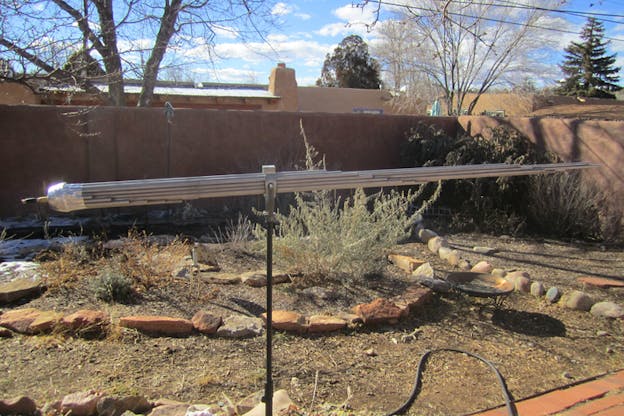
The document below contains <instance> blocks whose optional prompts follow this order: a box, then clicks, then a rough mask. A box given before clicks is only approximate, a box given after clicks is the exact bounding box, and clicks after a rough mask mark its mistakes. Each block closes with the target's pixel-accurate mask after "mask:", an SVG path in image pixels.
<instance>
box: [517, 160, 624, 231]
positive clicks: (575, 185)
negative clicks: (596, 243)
mask: <svg viewBox="0 0 624 416" xmlns="http://www.w3.org/2000/svg"><path fill="white" fill-rule="evenodd" d="M529 210H530V219H531V222H532V223H533V224H534V225H535V226H537V227H538V228H539V229H540V231H541V232H542V233H545V234H548V235H553V236H557V237H572V238H582V239H587V240H603V241H608V242H613V241H617V240H619V239H620V236H621V215H618V214H619V213H617V212H615V210H614V208H613V204H611V203H609V201H608V198H607V196H606V195H605V194H604V193H603V192H601V191H600V189H599V188H598V187H597V186H596V185H595V184H594V183H593V182H591V181H589V180H587V179H584V178H583V177H582V175H581V173H580V172H561V173H555V174H550V175H539V176H535V177H533V178H532V180H531V187H530V204H529Z"/></svg>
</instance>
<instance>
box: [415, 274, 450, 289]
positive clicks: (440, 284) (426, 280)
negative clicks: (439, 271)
mask: <svg viewBox="0 0 624 416" xmlns="http://www.w3.org/2000/svg"><path fill="white" fill-rule="evenodd" d="M418 283H420V284H421V285H423V286H426V287H428V288H429V289H431V290H433V291H434V292H438V293H449V292H450V291H451V289H452V286H451V284H450V283H449V282H447V281H446V280H442V279H432V278H430V277H424V276H418Z"/></svg>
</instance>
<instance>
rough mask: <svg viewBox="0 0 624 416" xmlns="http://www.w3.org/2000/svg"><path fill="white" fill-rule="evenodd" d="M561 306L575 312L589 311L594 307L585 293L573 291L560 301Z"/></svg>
mask: <svg viewBox="0 0 624 416" xmlns="http://www.w3.org/2000/svg"><path fill="white" fill-rule="evenodd" d="M561 302H562V303H563V306H565V307H566V308H568V309H574V310H577V311H589V310H590V309H591V307H592V306H593V305H594V301H593V300H592V298H591V297H590V296H589V295H588V294H587V293H585V292H581V291H580V290H575V291H573V292H571V293H570V294H568V295H566V296H564V297H563V298H562V299H561Z"/></svg>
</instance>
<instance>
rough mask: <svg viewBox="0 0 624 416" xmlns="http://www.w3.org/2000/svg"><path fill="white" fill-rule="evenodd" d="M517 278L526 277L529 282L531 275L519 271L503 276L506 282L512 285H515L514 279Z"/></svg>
mask: <svg viewBox="0 0 624 416" xmlns="http://www.w3.org/2000/svg"><path fill="white" fill-rule="evenodd" d="M518 277H526V278H527V279H529V280H530V279H531V275H530V274H529V273H527V272H524V271H521V270H515V271H513V272H509V273H507V274H506V275H505V279H507V280H508V281H510V282H511V283H514V284H515V283H516V279H517V278H518Z"/></svg>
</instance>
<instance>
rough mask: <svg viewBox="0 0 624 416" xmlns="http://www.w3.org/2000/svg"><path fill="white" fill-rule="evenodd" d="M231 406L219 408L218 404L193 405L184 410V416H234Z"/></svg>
mask: <svg viewBox="0 0 624 416" xmlns="http://www.w3.org/2000/svg"><path fill="white" fill-rule="evenodd" d="M235 415H236V410H235V409H234V407H233V406H225V405H224V406H221V405H219V404H212V405H209V404H194V405H191V406H189V407H188V408H187V409H186V415H185V416H235Z"/></svg>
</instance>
